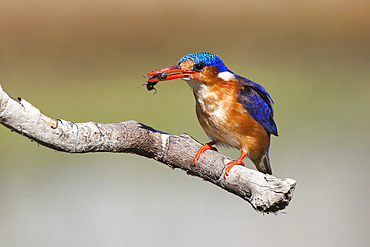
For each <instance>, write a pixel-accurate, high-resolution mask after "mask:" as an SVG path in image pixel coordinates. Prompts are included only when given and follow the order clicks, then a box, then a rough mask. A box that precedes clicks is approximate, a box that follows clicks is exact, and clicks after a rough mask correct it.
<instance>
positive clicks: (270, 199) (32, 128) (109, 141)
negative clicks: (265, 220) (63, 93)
mask: <svg viewBox="0 0 370 247" xmlns="http://www.w3.org/2000/svg"><path fill="white" fill-rule="evenodd" d="M0 123H1V124H3V125H4V126H6V127H7V128H9V129H11V130H14V131H16V132H17V133H19V134H21V135H24V136H27V137H28V138H30V139H32V140H34V141H36V142H38V143H40V144H41V145H44V146H46V147H49V148H51V149H55V150H58V151H63V152H68V153H88V152H119V153H135V154H138V155H141V156H145V157H148V158H152V159H155V160H157V161H159V162H161V163H164V164H166V165H168V166H170V167H172V168H180V169H182V170H184V171H186V172H187V174H189V175H194V176H198V177H200V178H203V179H204V180H206V181H209V182H211V183H213V184H215V185H217V186H219V187H221V188H223V189H225V190H227V191H229V192H231V193H234V194H235V195H238V196H240V197H241V198H243V199H244V200H246V201H248V202H249V203H250V204H251V205H252V207H253V208H254V209H256V210H257V211H260V212H263V213H269V212H277V211H279V210H282V209H284V208H285V207H286V206H287V205H288V204H289V202H290V200H291V199H292V196H293V192H294V189H295V185H296V181H294V180H292V179H289V178H287V179H284V180H281V179H279V178H276V177H274V176H271V175H266V174H263V173H261V172H258V171H256V170H252V169H248V168H245V167H242V166H235V167H233V168H232V169H231V171H230V175H229V176H228V177H226V179H225V178H224V177H223V169H224V167H225V164H227V163H228V162H230V160H231V159H230V158H228V157H226V156H224V155H222V154H220V153H217V152H215V151H211V150H210V151H207V152H205V153H204V155H202V156H201V158H200V159H199V161H198V162H197V165H196V166H195V165H194V164H193V157H194V155H195V153H196V152H197V151H198V149H199V148H200V147H201V144H200V143H198V142H197V141H195V140H194V139H193V138H191V137H190V136H188V135H186V134H183V135H181V136H175V135H171V134H167V133H164V132H162V131H158V130H155V129H153V128H151V127H149V126H146V125H144V124H141V123H138V122H136V121H132V120H131V121H126V122H120V123H95V122H86V123H73V122H69V121H65V120H61V119H57V120H55V119H52V118H50V117H48V116H45V115H43V114H42V113H40V110H39V109H37V108H36V107H34V106H32V105H31V104H30V103H28V102H27V101H25V100H24V99H20V98H18V101H17V100H15V99H13V98H11V97H9V95H7V94H6V93H5V92H4V91H3V90H2V88H1V86H0Z"/></svg>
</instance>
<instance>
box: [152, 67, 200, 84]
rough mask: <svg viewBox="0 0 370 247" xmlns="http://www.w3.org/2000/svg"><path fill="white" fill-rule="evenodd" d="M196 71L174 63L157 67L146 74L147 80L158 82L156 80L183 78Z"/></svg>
mask: <svg viewBox="0 0 370 247" xmlns="http://www.w3.org/2000/svg"><path fill="white" fill-rule="evenodd" d="M194 73H196V72H195V71H192V70H186V69H182V68H181V67H180V66H179V65H174V66H171V67H167V68H163V69H159V70H156V71H152V72H150V73H148V74H146V76H149V79H148V80H147V82H158V81H168V80H173V79H179V78H185V77H189V76H190V75H192V74H194Z"/></svg>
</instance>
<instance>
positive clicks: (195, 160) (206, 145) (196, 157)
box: [194, 141, 217, 165]
mask: <svg viewBox="0 0 370 247" xmlns="http://www.w3.org/2000/svg"><path fill="white" fill-rule="evenodd" d="M216 143H217V141H211V142H208V143H206V144H204V145H203V146H202V147H201V148H200V149H199V150H198V152H197V153H196V154H195V156H194V165H196V164H197V160H198V159H199V158H200V156H201V155H202V154H203V153H204V151H206V150H208V149H212V150H214V151H217V149H216V148H215V147H212V145H215V144H216Z"/></svg>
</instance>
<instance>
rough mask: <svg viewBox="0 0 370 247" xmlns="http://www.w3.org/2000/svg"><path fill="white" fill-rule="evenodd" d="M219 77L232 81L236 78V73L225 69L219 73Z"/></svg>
mask: <svg viewBox="0 0 370 247" xmlns="http://www.w3.org/2000/svg"><path fill="white" fill-rule="evenodd" d="M218 77H220V78H221V79H223V80H225V81H230V80H232V79H235V75H234V74H233V73H231V72H229V71H224V72H220V73H218Z"/></svg>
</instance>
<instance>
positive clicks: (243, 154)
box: [224, 152, 248, 178]
mask: <svg viewBox="0 0 370 247" xmlns="http://www.w3.org/2000/svg"><path fill="white" fill-rule="evenodd" d="M247 155H248V153H246V152H242V155H240V157H239V159H237V160H234V161H231V162H229V163H227V164H226V168H225V170H224V178H226V176H229V172H230V169H231V168H233V166H235V165H242V166H245V165H244V163H243V159H244V158H245V157H247Z"/></svg>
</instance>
